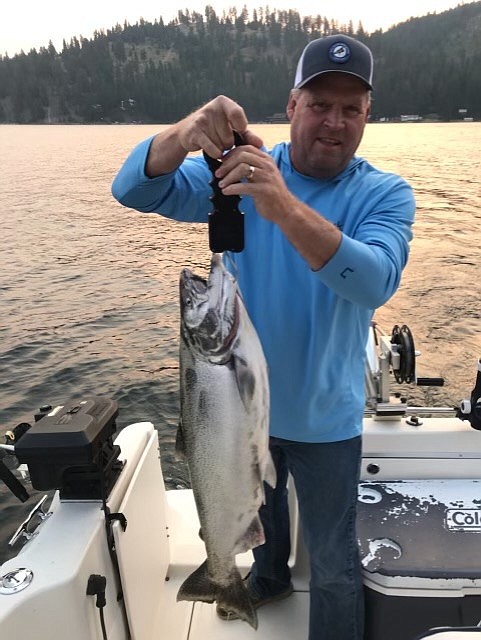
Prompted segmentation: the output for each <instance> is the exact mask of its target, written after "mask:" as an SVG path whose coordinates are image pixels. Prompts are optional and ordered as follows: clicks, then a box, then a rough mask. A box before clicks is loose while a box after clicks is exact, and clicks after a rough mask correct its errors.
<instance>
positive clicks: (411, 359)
mask: <svg viewBox="0 0 481 640" xmlns="http://www.w3.org/2000/svg"><path fill="white" fill-rule="evenodd" d="M391 366H392V372H393V375H394V378H395V380H396V382H398V383H399V384H402V383H404V382H405V383H406V384H411V383H412V382H414V381H415V380H416V350H415V349H414V338H413V334H412V333H411V330H410V329H409V327H408V326H407V325H406V324H403V325H402V326H399V325H398V324H396V325H395V326H394V327H393V330H392V334H391Z"/></svg>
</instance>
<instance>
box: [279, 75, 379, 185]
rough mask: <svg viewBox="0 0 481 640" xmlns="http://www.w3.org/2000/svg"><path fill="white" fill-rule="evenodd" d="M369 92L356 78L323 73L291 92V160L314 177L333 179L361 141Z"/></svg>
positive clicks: (348, 160)
mask: <svg viewBox="0 0 481 640" xmlns="http://www.w3.org/2000/svg"><path fill="white" fill-rule="evenodd" d="M369 109H370V98H369V92H368V90H367V89H366V87H365V86H364V85H363V83H362V82H361V81H360V80H359V79H358V78H356V77H354V76H350V75H348V74H345V73H326V74H323V75H321V76H318V77H317V78H315V79H314V80H312V81H311V82H310V83H309V84H308V85H307V86H306V87H303V88H302V89H299V90H294V91H293V92H292V94H291V96H290V98H289V102H288V104H287V110H286V111H287V117H288V118H289V120H290V122H291V161H292V163H293V165H294V167H295V169H296V170H297V171H299V172H300V173H303V174H304V175H308V176H312V177H313V178H332V177H333V176H335V175H337V174H338V173H340V172H341V171H342V170H343V169H345V167H346V166H347V165H348V164H349V162H350V160H351V158H352V157H353V155H354V153H355V152H356V149H357V148H358V146H359V143H360V142H361V138H362V134H363V132H364V127H365V125H366V122H367V119H368V116H369Z"/></svg>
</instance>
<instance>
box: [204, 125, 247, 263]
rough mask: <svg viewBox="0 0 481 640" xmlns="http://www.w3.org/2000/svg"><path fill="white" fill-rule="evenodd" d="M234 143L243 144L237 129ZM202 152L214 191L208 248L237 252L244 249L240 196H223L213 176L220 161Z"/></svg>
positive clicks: (213, 250) (214, 251)
mask: <svg viewBox="0 0 481 640" xmlns="http://www.w3.org/2000/svg"><path fill="white" fill-rule="evenodd" d="M234 144H235V146H236V147H238V146H240V145H242V144H244V140H243V138H242V136H241V135H240V133H238V132H237V131H234ZM203 153H204V159H205V161H206V162H207V164H208V166H209V169H210V170H211V173H212V176H213V177H212V180H211V181H210V182H209V184H210V186H211V187H212V190H213V192H214V193H213V195H212V196H211V198H210V200H211V202H212V204H213V205H214V208H213V211H212V212H211V213H209V248H210V250H211V251H212V252H213V253H223V252H224V251H233V252H234V253H239V252H240V251H242V250H243V249H244V214H243V213H242V212H241V211H239V202H240V197H239V196H225V195H224V194H223V193H222V191H221V189H220V187H219V180H218V179H217V178H216V177H215V172H216V171H217V169H218V168H219V167H220V166H221V164H222V162H221V161H220V160H217V159H216V158H211V157H210V156H209V155H207V154H206V152H205V151H204V152H203Z"/></svg>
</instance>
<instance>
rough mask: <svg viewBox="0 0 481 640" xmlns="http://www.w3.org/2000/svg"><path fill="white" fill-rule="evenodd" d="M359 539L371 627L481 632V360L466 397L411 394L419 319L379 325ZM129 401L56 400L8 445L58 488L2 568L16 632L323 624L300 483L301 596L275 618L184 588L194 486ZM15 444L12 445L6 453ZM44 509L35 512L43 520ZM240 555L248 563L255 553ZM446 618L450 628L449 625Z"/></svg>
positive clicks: (3, 596)
mask: <svg viewBox="0 0 481 640" xmlns="http://www.w3.org/2000/svg"><path fill="white" fill-rule="evenodd" d="M366 353H367V358H366V376H365V385H366V411H365V417H364V436H363V459H362V467H361V482H360V485H359V497H358V500H359V503H358V523H357V528H358V539H359V547H360V554H361V560H362V569H363V578H364V588H365V594H366V632H365V640H385V639H386V638H389V639H390V640H415V639H417V638H419V639H420V638H422V637H426V638H427V637H429V638H431V637H432V638H433V639H434V638H436V640H438V638H439V640H461V639H462V640H471V639H472V640H481V627H478V626H477V625H478V623H479V621H480V620H481V563H480V562H479V561H478V556H479V553H478V550H479V547H480V543H481V474H480V469H481V433H480V430H481V363H478V365H477V376H476V382H475V385H474V387H473V389H472V391H471V394H470V395H469V397H468V398H467V399H466V400H464V401H462V402H461V403H460V405H459V406H458V407H411V406H408V403H407V401H406V400H405V399H404V398H403V397H402V394H399V393H396V392H393V388H395V385H396V384H404V385H405V384H411V385H418V386H420V385H431V386H432V385H442V384H443V383H444V381H443V380H442V379H441V378H418V377H417V376H416V367H415V363H416V357H417V352H416V350H415V347H414V341H413V337H412V334H411V332H410V330H409V328H408V327H407V326H406V325H396V326H395V327H394V329H393V331H392V333H391V335H386V334H384V333H382V332H381V331H379V329H378V327H377V326H373V327H372V329H371V331H370V335H369V340H368V344H367V349H366ZM117 412H118V408H117V405H116V403H115V402H114V401H112V400H109V399H108V398H103V397H86V398H81V399H77V400H72V401H68V402H65V403H63V404H61V405H59V406H56V407H51V406H45V407H42V409H41V410H40V411H39V412H38V413H37V414H36V416H35V423H34V424H33V425H30V424H28V423H22V424H21V425H18V426H17V427H16V428H15V429H12V431H11V432H8V434H7V443H6V444H3V445H0V479H3V480H5V481H6V483H7V486H9V488H10V489H11V490H12V491H13V492H14V493H15V495H17V497H18V498H19V499H20V500H22V501H23V500H25V499H26V495H27V497H28V494H26V490H25V488H24V486H23V483H22V482H21V481H20V480H19V478H18V477H17V475H15V474H14V473H13V471H14V467H15V465H16V464H20V465H21V466H20V470H21V469H28V473H29V474H30V479H31V482H32V485H33V486H34V487H35V488H37V489H40V490H42V491H43V490H49V491H52V490H53V491H55V494H54V497H53V500H52V502H51V504H50V506H49V507H48V508H47V506H46V503H47V502H48V499H47V497H46V496H44V497H43V498H42V500H41V501H40V502H39V503H38V504H37V505H36V506H35V508H34V509H33V510H32V511H31V512H30V514H29V515H28V516H27V518H26V519H25V520H24V522H22V524H21V525H20V527H19V528H18V529H17V532H16V533H15V534H14V535H13V537H12V538H11V540H10V544H11V545H14V544H17V543H18V540H20V539H23V540H24V541H25V540H26V541H27V542H26V544H25V545H24V546H23V548H22V549H21V550H20V552H19V554H18V555H17V556H16V557H15V558H12V559H11V560H8V561H7V562H6V563H5V564H4V565H3V566H2V567H1V568H0V635H1V636H2V637H4V636H5V637H12V638H13V637H23V636H26V635H27V634H30V633H35V636H36V637H37V638H39V640H60V639H63V638H64V637H65V630H66V629H68V635H69V638H70V640H104V639H105V638H108V640H127V639H128V638H132V639H133V640H151V639H152V638H154V637H155V638H158V640H205V639H206V638H209V640H236V639H237V638H243V640H248V639H249V638H252V639H253V640H255V638H263V639H266V640H267V639H269V638H274V637H275V638H277V639H278V640H291V639H292V638H293V637H304V636H306V635H307V619H308V601H309V594H308V588H309V586H308V585H309V569H308V560H307V554H306V552H305V548H304V545H303V543H302V535H301V531H300V525H299V522H298V515H297V508H296V507H297V505H296V500H295V491H294V488H293V487H292V486H290V489H292V491H290V494H289V501H290V507H291V532H292V545H291V546H292V553H291V559H290V565H291V569H292V576H293V582H294V589H295V592H294V594H293V597H292V598H289V599H288V600H286V601H285V602H284V601H283V602H280V603H277V604H275V605H273V606H272V607H265V608H263V609H261V610H260V611H259V629H258V631H257V632H256V631H254V630H252V629H250V628H247V626H246V625H245V623H243V622H242V621H236V622H230V623H225V622H223V621H222V620H220V619H219V618H218V616H217V615H216V613H215V606H212V605H209V604H205V603H198V602H196V603H192V602H179V603H177V602H176V594H177V590H178V588H179V585H180V584H181V583H182V582H183V580H184V579H185V577H186V576H187V575H189V574H190V573H191V571H192V570H193V569H194V568H196V567H197V566H198V565H199V564H200V563H201V562H202V561H203V559H204V558H205V549H204V545H203V543H202V541H201V540H200V538H199V537H198V530H199V524H198V518H197V513H196V510H195V505H194V501H193V497H192V492H191V491H190V490H177V491H167V492H166V491H165V490H164V485H163V478H162V470H161V467H160V464H159V452H158V437H157V432H156V431H155V429H154V427H153V425H151V424H150V423H137V424H133V425H129V426H128V427H126V428H125V429H123V430H122V431H121V432H120V433H118V434H115V418H116V416H117ZM2 456H3V460H2ZM34 525H35V526H34ZM237 562H238V565H239V567H241V569H242V570H245V571H247V570H248V567H249V566H250V563H251V554H250V553H247V554H241V555H239V556H238V557H237ZM435 628H437V629H435ZM477 629H479V631H477Z"/></svg>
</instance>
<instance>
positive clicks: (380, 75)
mask: <svg viewBox="0 0 481 640" xmlns="http://www.w3.org/2000/svg"><path fill="white" fill-rule="evenodd" d="M333 33H347V34H349V35H353V36H354V37H357V38H359V39H360V40H362V41H363V42H365V43H366V44H367V45H368V46H369V47H370V48H371V49H372V51H373V55H374V59H375V77H374V85H375V91H374V93H373V109H372V112H373V113H372V117H373V119H374V120H378V119H400V118H401V116H402V115H403V116H405V115H411V116H416V118H422V119H426V118H428V119H435V120H457V119H463V118H473V119H475V120H477V119H481V73H480V69H481V2H472V3H469V4H463V5H460V6H458V7H456V8H455V9H451V10H449V11H445V12H443V13H440V14H428V15H427V16H424V17H422V18H411V19H410V20H408V21H407V22H403V23H401V24H399V25H397V26H395V27H392V28H391V29H389V30H388V31H386V32H383V31H382V30H379V31H375V32H373V33H371V34H368V33H366V32H365V31H364V29H363V27H362V24H358V25H356V27H354V25H353V24H352V23H349V24H347V25H340V24H337V23H336V22H334V21H332V20H329V19H327V18H325V17H322V16H319V15H318V16H311V17H304V18H301V16H300V14H299V13H298V12H297V11H293V10H289V11H279V10H269V9H268V8H265V9H262V8H261V9H258V10H257V11H254V12H252V14H249V13H248V12H247V10H246V9H244V10H241V11H239V10H236V9H230V10H229V11H228V12H224V13H223V14H222V16H219V15H217V14H216V12H215V11H214V9H213V8H212V7H211V6H206V8H205V11H204V13H202V14H201V13H197V12H195V11H193V12H191V11H188V10H185V11H179V13H178V17H177V18H176V19H175V20H174V21H171V22H170V23H169V24H164V22H163V21H162V19H161V18H160V19H159V20H158V21H155V22H154V23H151V22H148V21H145V20H142V19H141V20H139V21H138V22H137V23H136V24H135V25H129V24H128V23H125V24H124V25H123V26H121V25H117V26H115V27H114V28H112V29H110V30H107V31H106V32H104V31H98V32H95V34H94V36H93V37H92V38H91V39H87V38H82V37H80V38H77V37H74V38H72V39H71V40H70V42H69V43H67V42H65V41H64V43H63V47H62V50H61V51H59V52H58V51H56V49H55V47H54V46H53V45H52V43H49V44H48V46H46V47H41V48H40V50H39V51H37V50H35V49H33V50H31V51H30V52H29V53H28V54H25V53H24V52H22V53H20V54H18V55H15V56H14V57H11V58H10V57H8V56H5V57H0V122H7V123H67V122H78V123H84V122H86V123H94V122H173V121H176V120H178V119H180V118H182V117H183V116H184V115H186V114H187V113H189V112H191V111H192V110H193V109H195V108H196V107H197V106H199V105H201V104H203V103H204V102H206V101H207V100H209V99H211V98H212V97H214V96H215V95H218V94H219V93H223V94H225V95H228V96H230V97H232V98H233V99H235V100H237V101H238V102H239V103H240V104H242V105H243V107H244V108H245V109H246V111H247V114H248V117H249V119H250V120H251V121H269V119H271V118H272V117H273V116H274V114H276V117H279V114H282V113H283V112H284V109H285V103H286V100H287V97H288V93H289V90H290V88H291V85H292V79H293V76H294V67H295V64H296V61H297V58H298V56H299V53H300V51H301V50H302V48H303V47H304V46H305V44H306V43H307V42H308V41H309V40H311V39H313V38H317V37H320V36H324V35H330V34H333Z"/></svg>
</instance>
